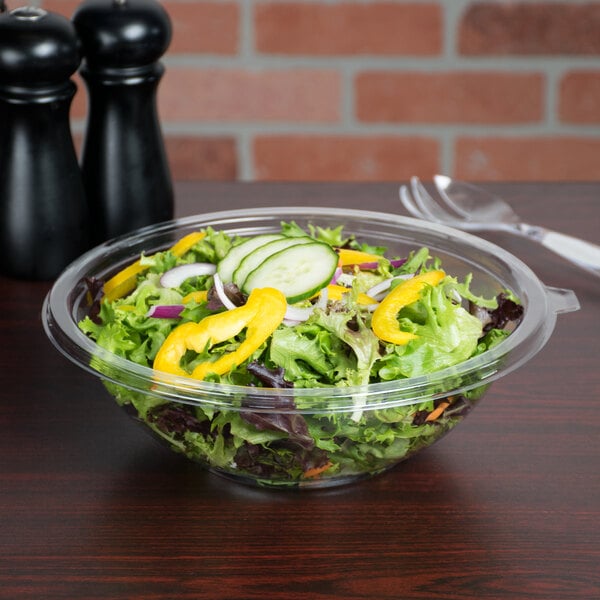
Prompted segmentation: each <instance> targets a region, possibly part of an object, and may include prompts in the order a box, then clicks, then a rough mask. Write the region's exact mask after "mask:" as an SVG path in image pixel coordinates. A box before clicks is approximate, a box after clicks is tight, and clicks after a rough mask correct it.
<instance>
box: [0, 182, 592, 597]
mask: <svg viewBox="0 0 600 600" xmlns="http://www.w3.org/2000/svg"><path fill="white" fill-rule="evenodd" d="M488 187H490V188H491V189H494V190H496V191H500V192H501V193H502V194H503V195H504V196H505V197H506V198H507V199H508V200H509V201H510V202H511V203H512V204H513V205H514V206H515V207H517V208H518V210H519V212H520V213H521V215H522V216H523V217H524V218H525V219H527V220H529V221H530V222H534V223H537V224H540V225H546V226H548V227H553V228H555V229H558V230H561V231H563V232H565V233H571V234H575V235H579V236H581V237H584V238H587V239H589V240H591V241H595V242H596V243H598V242H600V239H599V238H600V235H599V231H600V184H591V183H590V184H560V185H559V184H553V185H552V184H549V185H547V184H544V185H533V184H522V185H521V184H520V185H516V184H514V185H508V184H502V185H500V184H498V185H495V186H491V185H489V186H488ZM282 203H283V204H289V205H295V204H302V205H324V206H327V205H331V206H348V207H353V208H367V209H374V210H386V211H398V212H404V211H403V209H402V207H401V205H400V203H399V201H398V200H397V186H396V185H390V184H382V185H371V184H369V185H367V184H365V185H355V184H331V185H323V184H314V185H300V184H298V185H293V184H269V185H267V184H243V183H239V184H185V185H183V184H182V185H179V186H178V187H177V207H178V214H180V215H183V214H190V213H194V212H196V213H197V212H205V211H212V210H221V209H227V208H234V207H241V206H249V207H250V206H268V205H272V206H275V205H277V204H282ZM486 237H487V238H488V239H491V240H492V241H494V242H496V243H498V244H500V245H502V246H504V247H505V248H506V249H507V250H509V251H511V252H513V253H514V254H516V255H517V256H519V257H520V258H522V259H523V260H525V261H526V262H527V263H528V264H529V265H530V266H531V267H532V268H533V270H534V271H535V272H536V273H537V274H538V276H539V277H540V278H541V279H542V280H543V281H544V282H545V283H546V284H547V285H552V286H557V287H566V288H571V289H573V290H575V291H576V293H577V295H578V297H579V300H580V302H581V305H582V309H581V310H580V311H579V312H576V313H571V314H566V315H560V316H559V319H558V322H557V325H556V329H555V332H554V335H553V337H552V338H551V340H550V341H549V342H548V344H547V346H546V347H545V348H544V349H543V350H542V351H541V352H540V353H539V354H538V355H537V356H536V357H535V358H534V359H532V360H531V361H530V362H529V363H528V364H527V365H525V366H523V367H522V368H521V369H520V370H518V371H517V372H515V373H513V374H511V375H509V376H508V377H506V378H505V379H502V380H500V381H498V382H497V383H495V384H494V385H493V386H492V388H491V390H490V392H489V393H488V395H487V397H486V399H485V400H484V401H483V402H482V404H481V405H480V406H479V407H478V409H477V410H476V411H474V413H473V414H472V415H470V416H469V418H468V419H467V420H466V421H465V422H464V423H463V424H461V425H460V427H458V428H457V429H456V430H455V431H453V432H452V433H451V434H450V435H449V436H448V437H446V438H445V439H444V440H442V441H441V442H439V443H438V444H437V445H435V446H433V447H432V448H430V449H428V450H426V451H424V452H423V453H421V454H420V455H418V456H416V457H414V458H412V459H410V460H409V461H407V462H406V463H404V464H401V465H400V466H399V467H397V468H396V469H394V470H392V471H390V472H388V473H386V474H384V475H381V476H379V477H376V478H374V479H372V480H370V481H365V482H362V483H358V484H356V485H352V486H348V487H344V488H339V489H332V490H329V491H303V492H289V491H278V492H273V491H264V490H258V489H252V488H246V487H242V486H239V485H237V484H234V483H230V482H228V481H226V480H222V479H220V478H218V477H215V476H213V475H210V474H208V473H205V472H204V471H202V470H201V469H200V467H198V466H196V465H194V464H192V463H191V462H188V461H186V460H185V459H183V458H181V457H179V456H177V455H175V454H171V453H170V452H169V451H168V450H166V449H164V448H163V447H162V446H159V445H158V444H157V443H156V442H154V441H153V440H152V439H151V438H150V437H149V436H147V435H146V433H145V432H144V431H142V430H141V429H140V428H138V427H137V426H136V425H135V424H134V423H133V422H132V421H130V420H129V419H128V418H127V417H126V415H125V414H124V413H123V412H122V410H121V409H120V408H118V407H117V405H116V404H115V403H114V402H113V401H112V399H111V398H110V397H109V396H108V395H107V393H106V392H105V391H104V389H103V387H102V385H101V384H100V382H99V381H98V380H96V379H95V378H93V377H92V376H91V375H89V374H87V373H84V372H83V371H81V370H79V369H78V368H76V367H75V366H73V365H71V364H70V363H69V362H68V361H67V360H66V359H64V358H63V357H62V356H61V355H59V354H58V353H57V352H56V351H55V350H54V349H53V347H52V346H51V345H50V343H49V342H48V341H47V340H46V338H45V335H44V332H43V330H42V325H41V319H40V307H41V304H42V300H43V297H44V295H45V293H46V292H47V290H48V288H49V286H50V284H49V283H39V282H38V283H30V282H23V281H21V282H17V281H11V280H8V279H0V333H1V343H0V370H1V386H0V597H1V598H7V599H11V600H12V599H21V598H23V599H43V600H47V599H52V598H68V599H79V598H81V599H85V600H93V599H101V598H102V599H108V598H111V599H130V598H131V599H134V598H135V599H142V598H143V599H158V598H160V599H174V600H177V599H183V598H186V599H205V598H206V599H210V600H220V599H223V600H231V599H234V600H237V599H240V600H242V599H263V598H264V599H266V598H269V599H276V600H279V599H281V600H284V599H285V600H290V599H295V598H303V599H304V598H310V599H312V598H315V599H318V600H325V599H334V598H339V599H345V600H358V599H361V600H378V599H413V598H414V599H423V600H441V599H444V600H452V599H473V600H482V599H490V598H494V599H505V598H515V599H519V600H525V599H529V598H531V599H540V600H542V599H543V600H568V599H575V598H576V599H581V600H584V599H585V600H593V599H594V598H600V485H599V474H600V358H599V356H600V354H599V348H600V345H599V342H598V340H599V339H600V280H598V279H595V280H594V279H592V277H591V276H589V275H586V274H585V273H583V272H581V271H578V270H577V269H576V268H575V267H571V266H570V265H568V264H567V263H566V262H564V261H562V260H561V259H560V258H557V257H555V256H554V255H552V254H550V253H549V252H548V251H545V250H544V249H542V248H540V247H537V246H535V245H533V244H532V243H529V242H527V241H524V240H520V239H516V238H514V237H510V236H509V235H495V236H491V235H488V236H486Z"/></svg>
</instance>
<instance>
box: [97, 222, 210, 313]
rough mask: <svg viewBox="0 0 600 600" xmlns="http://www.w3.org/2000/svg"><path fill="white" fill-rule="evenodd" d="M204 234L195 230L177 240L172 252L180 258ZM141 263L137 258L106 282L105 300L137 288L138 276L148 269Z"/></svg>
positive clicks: (123, 294) (119, 296)
mask: <svg viewBox="0 0 600 600" xmlns="http://www.w3.org/2000/svg"><path fill="white" fill-rule="evenodd" d="M204 236H206V232H204V231H193V232H192V233H189V234H188V235H185V236H184V237H182V238H181V239H180V240H179V241H178V242H176V243H175V244H174V245H173V246H172V247H171V252H172V253H173V254H174V255H175V256H176V257H177V258H179V257H181V256H183V255H184V254H185V253H186V252H187V251H188V250H190V249H191V248H192V246H193V245H194V244H195V243H196V242H199V241H200V240H201V239H202V238H203V237H204ZM140 263H141V261H140V259H138V260H136V261H135V262H134V263H131V264H130V265H129V266H128V267H125V268H124V269H123V270H122V271H119V272H118V273H117V274H116V275H114V276H113V277H111V278H110V279H109V280H108V281H107V282H106V283H105V284H104V288H103V291H104V299H105V300H108V301H109V302H112V301H113V300H116V299H117V298H122V297H123V296H125V295H126V294H128V293H129V292H131V291H133V289H135V284H136V281H137V276H138V275H139V274H140V273H143V272H144V271H145V270H146V269H148V266H147V265H142V264H140Z"/></svg>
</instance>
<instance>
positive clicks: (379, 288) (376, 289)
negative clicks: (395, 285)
mask: <svg viewBox="0 0 600 600" xmlns="http://www.w3.org/2000/svg"><path fill="white" fill-rule="evenodd" d="M413 277H414V274H413V273H408V274H406V275H396V277H390V279H384V280H383V281H382V282H380V283H377V284H376V285H374V286H373V287H372V288H369V289H368V290H367V292H366V294H367V296H371V298H375V299H376V300H379V299H380V298H378V296H380V295H381V294H383V293H384V292H387V291H388V290H389V289H390V286H391V285H392V281H395V280H396V279H405V280H406V279H412V278H413Z"/></svg>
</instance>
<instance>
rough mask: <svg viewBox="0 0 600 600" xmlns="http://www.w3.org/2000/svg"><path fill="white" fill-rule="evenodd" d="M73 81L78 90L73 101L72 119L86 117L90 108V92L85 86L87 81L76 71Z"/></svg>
mask: <svg viewBox="0 0 600 600" xmlns="http://www.w3.org/2000/svg"><path fill="white" fill-rule="evenodd" d="M71 79H72V80H73V82H74V83H75V85H76V86H77V91H76V92H75V96H74V98H73V102H72V103H71V113H70V114H71V118H72V119H85V117H86V114H87V108H88V95H87V94H88V93H87V88H86V87H85V82H84V81H83V79H82V78H81V76H80V75H79V74H78V73H76V74H75V75H74V76H73V77H72V78H71Z"/></svg>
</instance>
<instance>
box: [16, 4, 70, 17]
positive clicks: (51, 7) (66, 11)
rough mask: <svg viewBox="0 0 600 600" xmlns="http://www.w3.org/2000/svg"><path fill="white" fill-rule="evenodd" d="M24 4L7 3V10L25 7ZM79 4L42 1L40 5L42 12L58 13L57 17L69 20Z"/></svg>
mask: <svg viewBox="0 0 600 600" xmlns="http://www.w3.org/2000/svg"><path fill="white" fill-rule="evenodd" d="M25 4H26V2H22V3H15V5H12V3H10V2H9V5H10V6H9V8H10V9H11V10H12V9H13V8H15V7H16V6H21V5H25ZM80 4H81V2H80V1H79V0H44V2H43V4H42V5H41V6H42V8H43V9H44V10H47V11H50V12H54V13H58V14H59V15H63V17H67V18H68V19H70V18H71V17H72V16H73V13H74V12H75V9H76V8H77V7H78V6H79V5H80Z"/></svg>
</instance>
